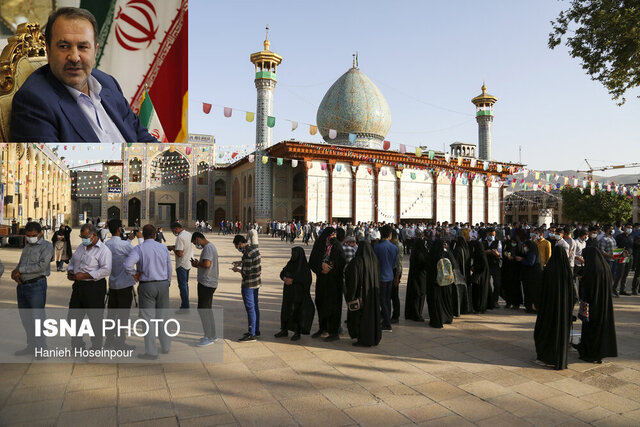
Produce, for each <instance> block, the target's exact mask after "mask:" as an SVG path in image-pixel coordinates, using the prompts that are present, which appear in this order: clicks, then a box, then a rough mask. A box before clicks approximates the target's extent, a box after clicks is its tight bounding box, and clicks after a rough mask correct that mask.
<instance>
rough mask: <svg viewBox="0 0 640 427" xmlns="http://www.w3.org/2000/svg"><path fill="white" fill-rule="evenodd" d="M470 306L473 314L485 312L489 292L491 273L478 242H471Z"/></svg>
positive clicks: (485, 256)
mask: <svg viewBox="0 0 640 427" xmlns="http://www.w3.org/2000/svg"><path fill="white" fill-rule="evenodd" d="M470 246H471V259H472V263H471V304H472V306H473V311H474V312H475V313H484V312H485V311H487V304H488V303H489V294H490V292H491V272H490V271H489V261H488V260H487V255H486V254H485V253H484V246H482V242H480V241H479V240H472V241H471V245H470Z"/></svg>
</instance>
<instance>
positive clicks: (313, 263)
mask: <svg viewBox="0 0 640 427" xmlns="http://www.w3.org/2000/svg"><path fill="white" fill-rule="evenodd" d="M335 232H336V229H335V228H333V227H327V228H325V229H324V230H323V231H322V234H320V236H318V238H317V239H316V241H315V243H314V244H313V249H311V255H309V267H310V268H311V270H313V272H314V273H316V274H320V273H321V271H322V260H323V259H324V255H325V252H326V251H327V246H328V245H327V239H328V238H329V236H331V235H332V234H333V233H335Z"/></svg>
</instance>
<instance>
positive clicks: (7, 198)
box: [4, 196, 13, 205]
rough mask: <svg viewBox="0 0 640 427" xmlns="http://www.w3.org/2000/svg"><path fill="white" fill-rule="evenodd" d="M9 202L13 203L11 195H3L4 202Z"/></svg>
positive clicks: (6, 203)
mask: <svg viewBox="0 0 640 427" xmlns="http://www.w3.org/2000/svg"><path fill="white" fill-rule="evenodd" d="M10 203H13V196H4V204H5V205H8V204H10Z"/></svg>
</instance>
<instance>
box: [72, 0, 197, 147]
mask: <svg viewBox="0 0 640 427" xmlns="http://www.w3.org/2000/svg"><path fill="white" fill-rule="evenodd" d="M79 6H80V7H82V8H85V9H87V10H89V11H91V12H92V13H93V15H94V16H95V17H96V20H97V21H98V28H99V35H98V56H97V68H98V69H99V70H101V71H104V72H105V73H108V74H111V75H112V76H113V77H115V78H116V80H117V81H118V83H119V84H120V87H121V88H122V91H123V92H124V96H125V97H126V98H127V100H128V101H129V104H130V105H131V108H132V109H133V110H134V111H136V112H139V115H140V118H141V120H142V119H143V117H148V119H149V124H148V125H147V127H148V129H149V132H150V133H151V134H153V135H154V136H156V137H158V135H160V138H158V140H160V141H162V140H163V139H164V140H165V141H170V142H184V141H186V139H187V90H188V36H187V33H188V31H187V23H188V8H187V0H81V1H80V4H79ZM147 88H148V89H147ZM151 99H153V104H152V103H151ZM149 108H150V110H148V111H151V113H152V114H150V115H149V116H147V115H146V114H147V113H146V111H147V110H146V109H149ZM143 109H145V111H140V110H143ZM143 113H144V114H143ZM154 113H155V114H154ZM154 116H155V119H154ZM143 123H144V121H143ZM163 129H164V131H163ZM156 132H159V133H158V134H156Z"/></svg>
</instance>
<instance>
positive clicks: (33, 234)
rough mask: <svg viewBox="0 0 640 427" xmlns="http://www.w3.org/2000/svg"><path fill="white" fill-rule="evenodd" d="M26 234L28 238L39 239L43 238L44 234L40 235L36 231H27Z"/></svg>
mask: <svg viewBox="0 0 640 427" xmlns="http://www.w3.org/2000/svg"><path fill="white" fill-rule="evenodd" d="M24 234H25V236H27V237H37V238H38V239H39V238H40V237H42V232H40V233H38V232H37V231H36V230H31V231H25V232H24Z"/></svg>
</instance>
